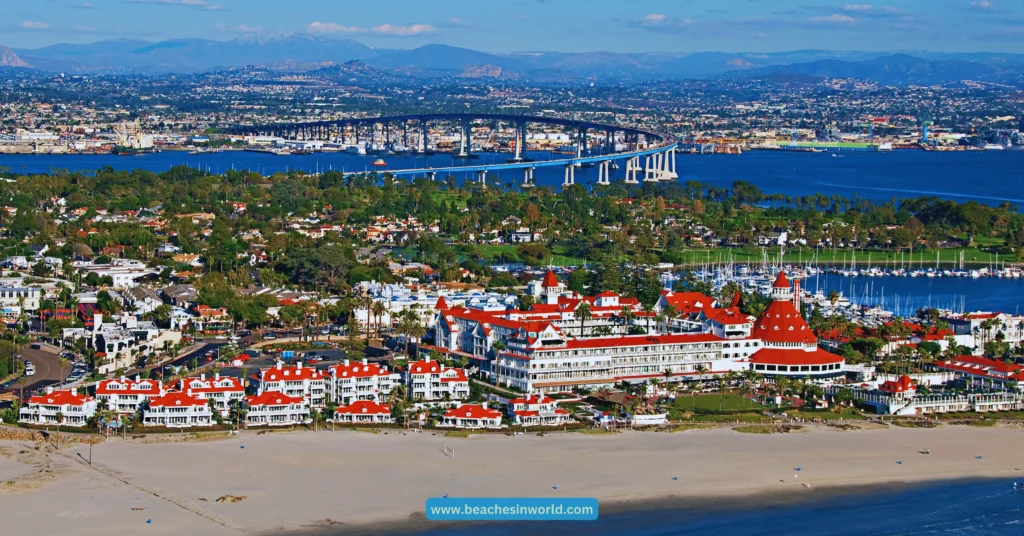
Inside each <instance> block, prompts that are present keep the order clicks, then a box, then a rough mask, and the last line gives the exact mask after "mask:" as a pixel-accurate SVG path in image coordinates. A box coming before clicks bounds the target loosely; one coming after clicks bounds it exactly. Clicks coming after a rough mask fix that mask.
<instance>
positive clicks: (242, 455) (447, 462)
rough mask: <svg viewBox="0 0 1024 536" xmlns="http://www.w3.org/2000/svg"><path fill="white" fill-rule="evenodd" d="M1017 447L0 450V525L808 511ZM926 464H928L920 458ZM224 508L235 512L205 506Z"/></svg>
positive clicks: (717, 440) (162, 527) (168, 445)
mask: <svg viewBox="0 0 1024 536" xmlns="http://www.w3.org/2000/svg"><path fill="white" fill-rule="evenodd" d="M1022 437H1024V430H1022V429H1020V428H977V427H967V426H943V427H940V428H937V429H911V428H891V429H863V430H856V431H840V430H836V429H834V428H826V427H812V428H809V429H807V430H803V431H799V432H794V433H789V434H772V435H757V434H741V433H738V432H735V431H733V430H731V429H727V428H719V429H712V430H699V431H690V432H682V433H675V434H671V433H654V432H625V433H621V434H615V435H606V436H594V435H584V434H578V433H555V434H549V435H546V436H544V437H537V436H536V435H528V436H519V437H509V436H505V435H501V434H491V435H480V436H472V437H470V438H446V437H443V436H442V435H440V434H437V435H434V434H433V433H432V432H425V433H422V434H414V433H403V432H402V431H401V430H390V431H388V433H387V434H385V433H380V434H372V433H365V432H353V431H338V432H319V433H311V432H291V433H273V434H264V435H256V434H255V433H252V432H250V433H245V434H243V435H241V436H235V437H230V438H228V439H221V440H217V441H203V442H159V443H140V442H133V441H128V442H125V441H122V440H120V439H113V438H111V439H109V440H108V441H107V442H106V443H105V444H102V445H98V446H96V447H94V448H93V453H92V456H93V467H92V468H90V467H88V466H87V465H85V464H84V462H82V461H81V460H82V459H83V458H85V457H88V447H86V446H74V447H68V448H65V449H63V450H61V451H60V452H57V453H46V452H45V449H44V450H40V451H36V450H34V449H33V445H31V444H25V443H17V442H0V476H2V478H3V480H2V481H0V518H2V519H3V520H4V524H5V526H6V527H8V528H9V530H11V531H12V533H21V532H23V531H32V532H33V533H36V534H56V533H60V532H64V531H73V532H74V533H75V534H79V535H89V534H101V533H102V534H109V533H110V532H111V531H115V532H116V531H119V530H128V531H129V532H128V533H129V534H136V533H142V532H143V530H144V533H145V534H168V535H170V534H182V533H185V532H186V531H188V532H190V533H192V534H204V535H205V534H211V535H219V534H263V533H280V532H284V531H291V532H318V531H322V530H325V529H327V528H328V527H332V528H334V527H336V528H337V529H338V530H341V529H343V528H344V529H355V530H358V531H370V532H372V531H374V530H380V529H382V527H384V525H382V523H396V524H399V525H400V524H402V523H409V521H410V520H417V525H419V526H421V527H423V528H426V527H427V526H428V525H427V523H426V522H425V521H421V520H422V513H423V504H424V501H425V499H426V498H427V497H439V496H442V495H444V494H449V495H450V496H452V497H494V496H507V497H549V496H566V497H597V498H598V499H599V500H600V501H601V504H602V508H605V507H606V506H607V507H608V508H610V509H614V508H618V509H622V508H629V507H630V506H631V505H639V504H640V503H643V502H645V501H659V500H660V501H665V500H686V499H706V498H708V497H718V496H725V497H729V496H732V497H736V498H739V497H744V496H746V497H749V496H754V495H760V496H771V497H776V498H786V497H808V498H810V497H814V496H815V494H823V493H825V492H826V489H830V488H835V487H843V488H850V489H854V488H856V487H859V486H864V485H871V484H901V483H919V482H924V481H929V480H944V479H956V478H971V477H1010V476H1020V475H1021V474H1022V472H1021V471H1020V469H1022V468H1024V459H1022V458H1021V456H1020V450H1019V446H1020V441H1021V438H1022ZM243 445H244V448H242V446H243ZM445 445H448V446H451V447H454V448H455V458H454V459H452V458H450V457H447V456H445V454H444V452H443V451H444V447H445ZM925 448H927V449H930V450H931V454H928V455H925V454H921V453H920V452H919V451H921V450H923V449H925ZM79 455H81V458H80V457H79ZM978 456H983V459H978ZM899 460H902V461H903V463H902V464H898V463H897V462H898V461H899ZM796 467H800V468H801V471H800V472H799V473H797V472H796V471H795V468H796ZM797 474H799V477H798V478H797V477H796V475H797ZM674 476H678V477H679V480H673V478H672V477H674ZM555 485H557V486H558V490H555V489H554V486H555ZM223 496H236V497H244V499H243V500H240V501H238V502H216V500H217V499H218V498H220V497H223ZM148 520H151V522H148V523H147V521H148ZM328 520H331V521H328Z"/></svg>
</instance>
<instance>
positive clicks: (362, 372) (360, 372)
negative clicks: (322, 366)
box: [328, 361, 391, 378]
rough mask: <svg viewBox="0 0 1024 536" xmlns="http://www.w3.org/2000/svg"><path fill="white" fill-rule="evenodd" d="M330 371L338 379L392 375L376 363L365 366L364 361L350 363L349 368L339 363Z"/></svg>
mask: <svg viewBox="0 0 1024 536" xmlns="http://www.w3.org/2000/svg"><path fill="white" fill-rule="evenodd" d="M328 370H329V371H331V372H333V373H334V376H335V377H338V378H370V377H373V376H389V375H391V373H390V372H388V371H387V370H385V369H384V368H383V367H381V366H380V365H378V364H376V363H367V364H365V365H364V364H363V362H362V361H354V362H353V361H350V362H349V364H348V365H347V366H346V365H345V363H339V364H337V365H335V366H333V367H331V368H330V369H328Z"/></svg>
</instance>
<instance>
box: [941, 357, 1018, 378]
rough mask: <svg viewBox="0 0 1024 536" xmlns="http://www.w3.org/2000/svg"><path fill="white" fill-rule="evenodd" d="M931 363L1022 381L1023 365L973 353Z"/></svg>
mask: <svg viewBox="0 0 1024 536" xmlns="http://www.w3.org/2000/svg"><path fill="white" fill-rule="evenodd" d="M931 364H932V365H934V366H936V367H940V368H944V369H948V370H955V371H958V372H965V373H968V374H973V375H976V376H986V377H990V378H997V379H1010V380H1016V381H1018V382H1024V365H1018V364H1015V363H1014V364H1007V363H1004V362H1002V361H999V360H997V359H989V358H987V357H980V356H974V355H960V356H956V357H955V358H954V359H953V360H949V361H941V360H936V361H932V363H931Z"/></svg>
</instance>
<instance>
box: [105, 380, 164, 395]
mask: <svg viewBox="0 0 1024 536" xmlns="http://www.w3.org/2000/svg"><path fill="white" fill-rule="evenodd" d="M115 385H121V386H123V388H120V389H114V388H112V386H115ZM96 394H97V395H148V396H154V395H159V394H160V382H159V381H158V380H132V379H127V378H125V379H124V380H103V381H101V382H100V383H98V384H96Z"/></svg>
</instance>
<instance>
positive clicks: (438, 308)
mask: <svg viewBox="0 0 1024 536" xmlns="http://www.w3.org/2000/svg"><path fill="white" fill-rule="evenodd" d="M447 308H448V302H446V301H445V300H444V296H438V298H437V304H435V305H434V310H436V311H444V310H445V309H447Z"/></svg>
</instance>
